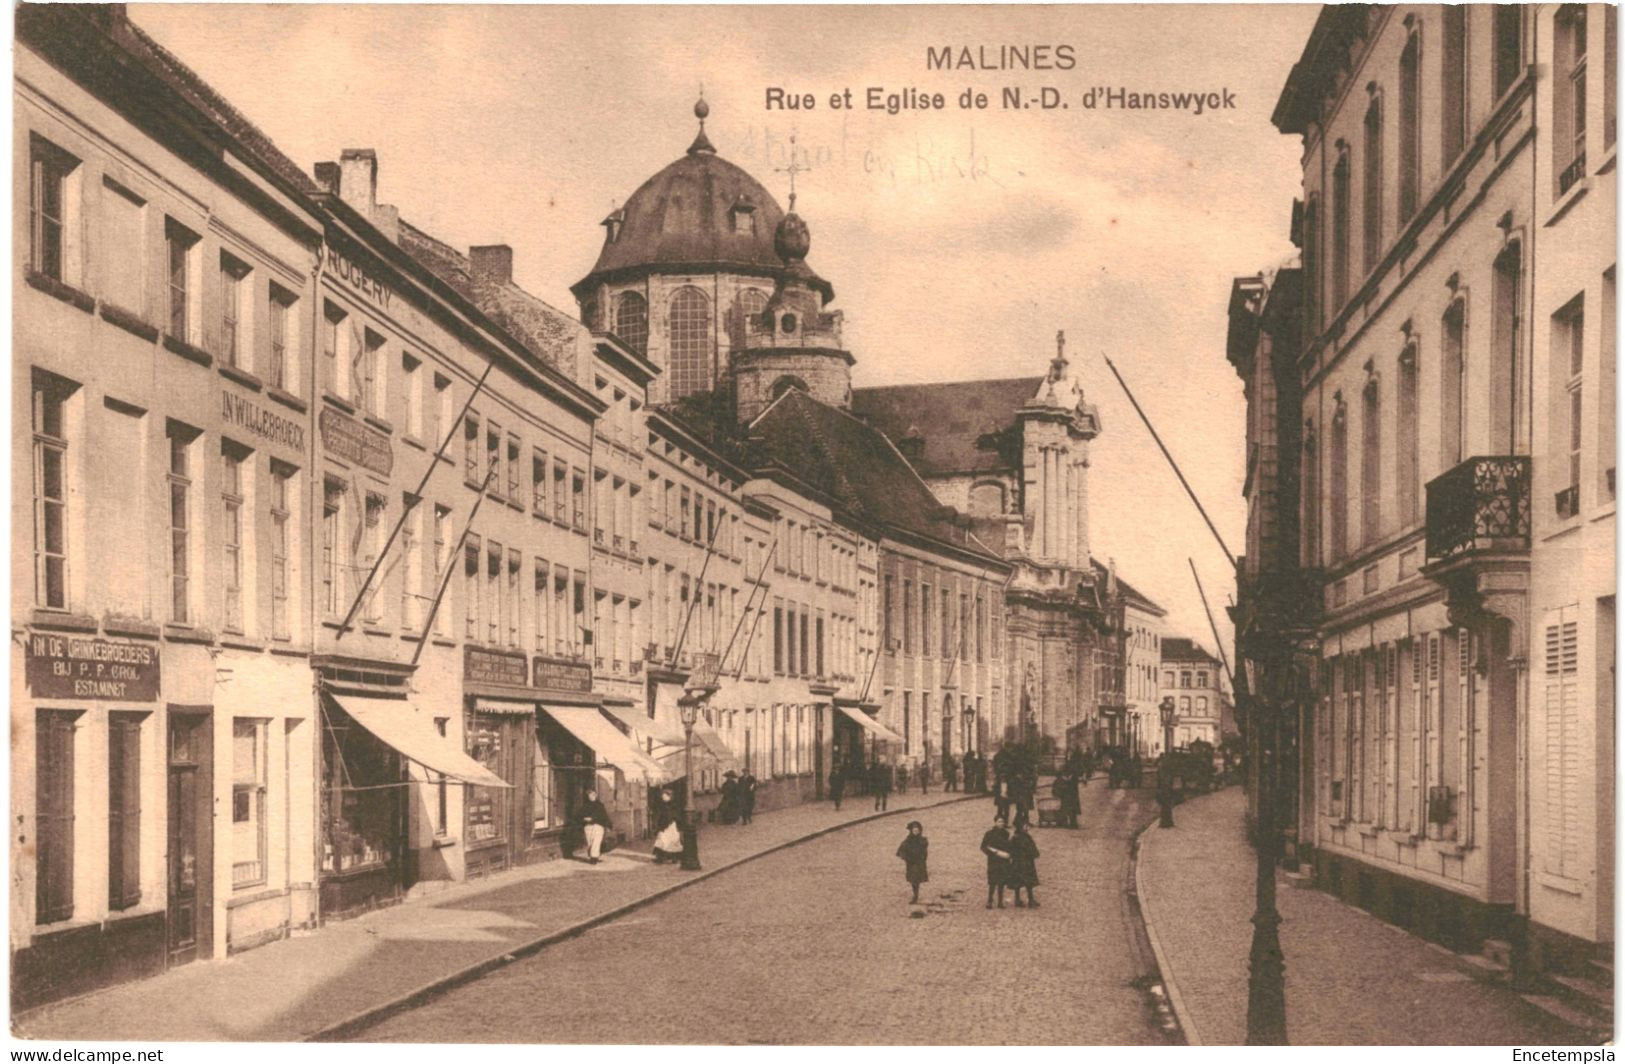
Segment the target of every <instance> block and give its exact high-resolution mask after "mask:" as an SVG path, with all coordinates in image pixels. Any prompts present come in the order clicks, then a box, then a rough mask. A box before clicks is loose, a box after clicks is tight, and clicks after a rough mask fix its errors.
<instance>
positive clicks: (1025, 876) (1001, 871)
mask: <svg viewBox="0 0 1625 1064" xmlns="http://www.w3.org/2000/svg"><path fill="white" fill-rule="evenodd" d="M929 848H930V843H929V842H928V841H927V840H926V837H925V826H924V825H923V824H921V823H920V822H919V821H918V820H911V821H909V825H908V835H907V836H905V837H904V839H903V843H902V845H900V846H898V847H897V856H898V857H900V858H902V859H903V877H904V878H905V879H907V880H908V884H909V886H910V887H911V888H912V889H913V891H914V896H913V898H912V899H910V900H911V901H913V902H918V901H919V900H920V884H921V883H924V882H926V881H927V880H929V879H930V876H929V875H928V874H927V872H926V853H927V850H928V849H929ZM982 853H984V854H986V855H987V907H988V908H989V909H991V908H993V901H994V898H995V896H996V897H997V898H998V903H999V908H1001V909H1002V908H1004V891H1005V888H1006V887H1013V888H1014V889H1015V892H1016V908H1018V909H1022V908H1030V909H1036V908H1038V898H1037V897H1036V896H1034V894H1033V888H1034V887H1036V886H1038V843H1036V842H1034V841H1033V837H1032V835H1031V834H1029V833H1028V831H1027V823H1026V821H1025V820H1017V821H1016V827H1015V831H1014V832H1012V831H1010V830H1009V829H1008V828H1006V827H1005V823H1004V818H1003V817H1002V816H1001V817H994V819H993V826H992V827H991V828H989V829H988V831H987V833H986V834H985V835H983V836H982ZM1023 889H1025V890H1026V891H1027V900H1026V901H1025V902H1023V901H1022V900H1021V892H1022V890H1023Z"/></svg>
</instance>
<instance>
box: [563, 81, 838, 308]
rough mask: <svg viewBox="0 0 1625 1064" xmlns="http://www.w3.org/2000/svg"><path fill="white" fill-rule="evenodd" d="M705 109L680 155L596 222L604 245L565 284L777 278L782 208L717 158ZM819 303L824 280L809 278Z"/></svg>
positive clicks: (826, 289) (827, 294)
mask: <svg viewBox="0 0 1625 1064" xmlns="http://www.w3.org/2000/svg"><path fill="white" fill-rule="evenodd" d="M702 108H705V102H704V101H703V100H702V101H700V104H699V105H697V106H696V107H695V114H696V115H697V116H699V117H700V119H701V126H700V132H699V135H698V136H697V137H695V138H694V143H693V144H691V145H690V146H689V149H688V151H687V153H685V154H684V155H683V156H682V158H680V159H677V160H676V161H675V162H673V163H671V164H669V165H668V166H666V167H665V168H664V169H662V170H661V171H660V172H659V173H657V174H655V175H654V176H653V177H651V178H649V180H647V181H645V182H644V183H643V184H642V185H641V186H639V187H638V190H637V191H636V192H634V193H632V197H631V198H630V199H628V200H627V201H626V204H625V205H624V206H622V207H620V208H618V209H617V210H615V211H614V212H613V213H612V214H610V216H609V217H608V218H605V219H604V222H603V225H604V229H605V235H604V246H603V249H602V250H601V251H600V252H599V253H598V261H597V262H596V263H595V264H594V265H593V268H592V271H591V272H590V273H589V274H588V275H587V276H586V277H584V278H582V279H581V280H580V281H578V282H576V284H575V285H574V286H573V288H574V290H575V291H576V292H577V294H583V293H585V292H586V291H587V290H588V289H590V288H591V286H592V285H593V284H596V283H597V282H599V281H603V280H614V279H616V278H617V277H624V276H626V275H628V274H636V273H642V272H647V271H651V270H664V271H682V272H691V273H714V272H720V271H737V272H740V273H758V274H763V275H766V276H769V277H777V276H778V275H779V274H780V273H782V272H783V271H784V268H785V262H784V260H783V259H781V258H780V257H779V253H778V251H777V249H776V248H775V247H774V238H775V236H776V235H777V233H778V231H779V228H780V223H781V222H783V220H784V211H783V209H782V208H781V207H780V206H779V204H778V201H776V200H775V199H774V198H773V195H772V193H770V192H768V190H767V189H765V188H763V187H762V185H761V183H760V182H759V181H757V180H756V179H755V178H754V177H752V176H751V175H750V174H748V173H746V172H745V171H744V170H743V169H741V168H740V167H738V166H735V165H734V164H733V163H731V162H729V161H728V160H726V159H724V158H722V157H721V156H719V155H718V154H717V150H716V148H714V147H712V145H711V141H710V140H709V138H707V137H706V135H705V126H704V115H703V114H701V110H702ZM813 283H814V286H815V287H817V288H820V289H821V290H822V291H823V295H824V298H825V300H828V299H830V298H831V297H832V294H833V293H832V292H831V290H830V286H829V284H828V283H827V282H825V281H823V280H821V279H817V278H816V277H815V278H813Z"/></svg>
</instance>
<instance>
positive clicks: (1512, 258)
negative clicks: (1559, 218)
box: [1490, 243, 1523, 454]
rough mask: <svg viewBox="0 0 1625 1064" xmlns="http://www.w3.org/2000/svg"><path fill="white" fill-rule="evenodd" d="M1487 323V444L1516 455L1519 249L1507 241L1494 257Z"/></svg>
mask: <svg viewBox="0 0 1625 1064" xmlns="http://www.w3.org/2000/svg"><path fill="white" fill-rule="evenodd" d="M1491 297H1492V307H1491V311H1492V314H1493V317H1492V320H1491V322H1490V424H1491V426H1492V428H1493V430H1492V432H1491V435H1490V446H1492V447H1496V448H1504V449H1503V450H1498V451H1497V452H1495V453H1499V454H1518V453H1519V449H1518V448H1519V440H1520V438H1521V436H1522V431H1521V430H1522V428H1523V412H1522V409H1521V404H1522V399H1523V381H1522V375H1523V368H1522V367H1523V248H1522V247H1521V246H1520V245H1518V244H1516V243H1513V244H1509V245H1508V246H1507V247H1506V249H1505V250H1503V251H1502V252H1501V254H1500V255H1498V256H1497V257H1496V259H1495V283H1494V290H1493V292H1492V293H1491Z"/></svg>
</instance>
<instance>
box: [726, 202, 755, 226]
mask: <svg viewBox="0 0 1625 1064" xmlns="http://www.w3.org/2000/svg"><path fill="white" fill-rule="evenodd" d="M728 218H729V220H730V221H732V222H733V231H734V232H736V233H743V234H746V235H751V234H754V233H755V232H756V204H754V203H752V202H751V201H750V200H749V199H748V198H746V197H744V196H740V197H739V198H738V199H736V200H734V203H733V206H732V207H729V208H728Z"/></svg>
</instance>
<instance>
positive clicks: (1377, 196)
mask: <svg viewBox="0 0 1625 1064" xmlns="http://www.w3.org/2000/svg"><path fill="white" fill-rule="evenodd" d="M1382 178H1383V173H1382V97H1381V96H1377V97H1376V98H1375V99H1373V100H1372V101H1371V104H1370V106H1368V107H1367V108H1366V111H1365V181H1364V184H1365V204H1364V207H1363V214H1364V221H1365V240H1364V244H1365V247H1364V249H1363V250H1364V253H1365V256H1364V262H1365V271H1366V272H1367V273H1370V272H1371V271H1372V270H1373V269H1375V268H1376V266H1377V262H1378V261H1379V260H1380V259H1381V258H1382V247H1383V245H1382V241H1383V225H1382V196H1383V188H1382Z"/></svg>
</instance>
